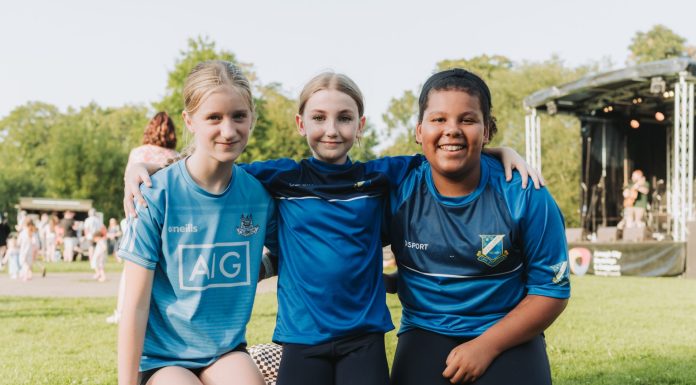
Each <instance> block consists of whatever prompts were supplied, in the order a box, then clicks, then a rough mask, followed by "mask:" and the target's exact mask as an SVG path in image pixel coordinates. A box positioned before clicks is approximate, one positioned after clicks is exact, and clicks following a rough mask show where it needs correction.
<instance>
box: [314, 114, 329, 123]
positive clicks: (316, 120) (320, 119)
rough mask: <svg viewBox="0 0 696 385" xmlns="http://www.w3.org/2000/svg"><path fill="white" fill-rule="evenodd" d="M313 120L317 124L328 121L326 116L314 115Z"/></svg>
mask: <svg viewBox="0 0 696 385" xmlns="http://www.w3.org/2000/svg"><path fill="white" fill-rule="evenodd" d="M312 120H314V121H315V122H323V121H324V120H326V117H325V116H324V115H312Z"/></svg>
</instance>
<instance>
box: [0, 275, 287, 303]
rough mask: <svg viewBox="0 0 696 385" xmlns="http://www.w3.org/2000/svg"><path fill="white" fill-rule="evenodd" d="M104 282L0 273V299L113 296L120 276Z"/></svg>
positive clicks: (269, 287)
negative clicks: (18, 277) (17, 277)
mask: <svg viewBox="0 0 696 385" xmlns="http://www.w3.org/2000/svg"><path fill="white" fill-rule="evenodd" d="M106 276H107V280H106V282H96V281H94V280H93V279H92V273H53V274H47V275H46V277H44V278H42V277H41V275H34V279H32V280H31V281H27V282H22V281H20V280H14V279H10V277H9V276H8V275H7V271H2V272H0V296H5V295H7V296H25V297H115V296H116V293H117V292H118V281H119V278H120V273H107V274H106ZM276 283H277V280H276V277H273V278H271V279H266V280H263V281H261V283H260V284H259V285H258V287H257V289H256V292H257V293H267V292H275V291H276Z"/></svg>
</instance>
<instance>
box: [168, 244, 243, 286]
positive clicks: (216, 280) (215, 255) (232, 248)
mask: <svg viewBox="0 0 696 385" xmlns="http://www.w3.org/2000/svg"><path fill="white" fill-rule="evenodd" d="M178 251H179V288H180V289H181V290H199V291H200V290H206V289H209V288H212V287H232V286H246V285H249V284H251V273H250V271H249V242H227V243H213V244H201V245H180V246H179V250H178Z"/></svg>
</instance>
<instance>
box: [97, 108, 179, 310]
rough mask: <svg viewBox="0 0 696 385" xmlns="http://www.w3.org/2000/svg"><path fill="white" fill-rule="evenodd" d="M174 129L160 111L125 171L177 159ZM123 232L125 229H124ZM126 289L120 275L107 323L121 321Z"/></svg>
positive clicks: (130, 156) (135, 149)
mask: <svg viewBox="0 0 696 385" xmlns="http://www.w3.org/2000/svg"><path fill="white" fill-rule="evenodd" d="M175 148H176V128H175V127H174V122H173V121H172V119H171V118H170V117H169V115H168V114H167V113H166V112H164V111H160V112H158V113H156V114H155V116H153V117H152V119H150V122H149V123H148V124H147V127H145V132H143V144H142V146H138V147H136V148H134V149H132V150H131V152H130V154H129V155H128V164H127V165H126V169H127V168H128V167H129V166H130V165H131V164H134V163H156V164H160V165H167V164H169V163H172V162H173V161H174V160H176V159H177V158H178V157H179V153H178V152H176V150H175ZM124 231H125V229H124ZM125 289H126V282H125V275H124V274H123V273H121V281H120V283H119V287H118V300H117V303H116V310H115V311H114V314H113V315H111V316H109V317H107V318H106V322H108V323H118V321H119V319H121V309H122V308H123V297H124V291H125Z"/></svg>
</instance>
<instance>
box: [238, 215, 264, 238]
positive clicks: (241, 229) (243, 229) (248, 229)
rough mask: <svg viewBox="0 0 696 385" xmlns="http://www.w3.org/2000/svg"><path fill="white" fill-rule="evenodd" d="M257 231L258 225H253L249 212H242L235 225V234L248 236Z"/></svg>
mask: <svg viewBox="0 0 696 385" xmlns="http://www.w3.org/2000/svg"><path fill="white" fill-rule="evenodd" d="M258 231H259V226H258V225H256V226H254V222H253V221H252V219H251V214H249V215H244V214H242V219H241V222H240V224H239V226H238V227H237V234H239V235H241V236H243V237H250V236H252V235H254V234H256V233H257V232H258Z"/></svg>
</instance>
